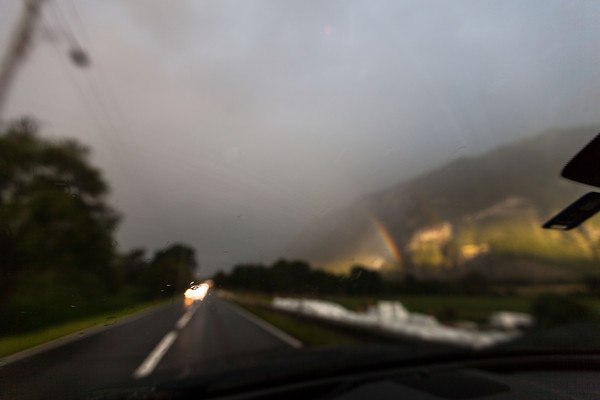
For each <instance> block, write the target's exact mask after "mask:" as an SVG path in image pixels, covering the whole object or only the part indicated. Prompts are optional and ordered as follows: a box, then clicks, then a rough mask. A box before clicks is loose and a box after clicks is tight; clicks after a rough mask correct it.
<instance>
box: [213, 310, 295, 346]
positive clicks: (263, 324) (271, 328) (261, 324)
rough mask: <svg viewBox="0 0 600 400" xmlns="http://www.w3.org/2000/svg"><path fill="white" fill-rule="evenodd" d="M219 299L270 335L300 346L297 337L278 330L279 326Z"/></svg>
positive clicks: (291, 344)
mask: <svg viewBox="0 0 600 400" xmlns="http://www.w3.org/2000/svg"><path fill="white" fill-rule="evenodd" d="M220 300H222V301H223V302H224V303H225V304H227V305H228V306H229V307H231V309H233V310H234V311H235V312H237V313H238V314H240V315H241V316H242V317H244V318H246V319H247V320H249V321H250V322H252V323H254V324H256V325H258V326H259V327H261V328H262V329H264V330H265V331H267V332H269V333H270V334H271V335H273V336H275V337H277V338H278V339H280V340H282V341H284V342H285V343H287V344H289V345H290V346H292V347H294V348H296V349H299V348H300V347H302V342H301V341H299V340H298V339H296V338H295V337H293V336H290V335H288V334H287V333H285V332H284V331H282V330H280V329H279V328H276V327H274V326H273V325H271V324H269V323H268V322H266V321H264V320H262V319H260V318H258V317H256V316H254V315H253V314H250V313H249V312H248V311H246V310H244V309H242V308H240V307H238V306H237V305H235V304H233V303H230V302H229V301H227V300H224V299H220Z"/></svg>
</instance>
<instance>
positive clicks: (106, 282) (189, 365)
mask: <svg viewBox="0 0 600 400" xmlns="http://www.w3.org/2000/svg"><path fill="white" fill-rule="evenodd" d="M599 16H600V4H599V3H597V2H584V1H582V2H572V1H549V0H544V1H531V2H526V3H525V2H520V1H502V2H492V1H476V2H475V1H473V2H471V1H453V2H448V1H415V2H405V1H402V2H399V1H285V2H282V1H267V0H265V1H117V0H110V1H92V0H86V1H78V0H45V1H43V0H22V1H12V0H2V1H0V397H2V398H28V397H30V398H43V397H45V394H47V393H54V394H56V395H57V396H60V395H61V394H65V395H67V394H71V393H84V392H89V391H93V390H97V389H100V388H114V387H121V386H122V385H136V384H148V383H151V384H154V383H157V382H164V381H173V380H177V379H184V378H193V377H202V376H207V374H216V373H219V372H223V371H230V370H232V369H235V368H239V367H240V366H245V365H261V364H262V363H264V362H267V360H269V359H272V358H273V357H281V356H283V355H286V356H287V355H289V357H292V358H291V359H293V355H297V354H309V353H310V352H311V351H312V350H314V349H322V348H327V349H338V348H339V349H342V348H344V349H347V348H352V349H364V348H367V347H369V346H372V345H374V344H376V345H381V344H385V345H386V346H388V345H389V346H392V347H393V348H395V349H398V357H400V358H401V357H402V354H403V349H414V348H417V347H419V346H421V347H423V348H427V349H429V350H430V352H433V353H435V351H434V349H438V348H439V349H440V352H442V351H445V350H448V349H458V350H460V351H463V350H464V351H476V352H477V351H485V350H487V349H494V348H506V346H509V345H510V344H511V343H519V346H520V348H533V347H536V348H542V347H543V348H552V347H555V346H559V347H561V348H563V349H575V348H578V349H581V348H583V347H587V348H591V347H596V346H598V344H599V342H598V336H597V334H596V335H595V336H594V335H593V336H594V337H593V338H592V339H590V338H582V335H583V332H587V331H585V330H577V329H575V328H570V327H575V326H579V325H581V324H583V325H586V324H590V323H594V321H596V320H597V318H598V312H599V310H600V275H599V270H598V262H599V261H600V250H599V249H600V247H599V245H600V220H599V219H598V218H594V217H592V218H591V219H589V220H587V221H585V222H583V223H582V224H581V225H579V226H577V227H575V228H574V229H571V230H567V231H562V230H556V229H544V228H542V225H544V223H546V222H547V221H549V220H550V219H551V218H552V217H553V216H554V215H556V214H557V213H558V212H559V211H560V210H562V209H564V208H565V207H567V206H568V205H569V204H571V203H573V202H574V201H575V200H576V199H577V198H579V197H580V196H582V195H583V194H584V193H586V192H588V191H591V190H593V188H591V189H590V187H586V186H585V185H583V184H579V183H576V182H573V181H570V180H568V179H564V178H561V177H560V171H561V170H562V168H563V167H564V165H565V164H566V163H567V162H568V161H569V160H570V159H571V158H572V157H573V156H574V155H575V154H576V153H577V152H578V151H579V150H580V149H581V148H582V147H583V146H584V145H585V144H586V143H588V142H589V141H590V140H592V139H593V138H594V137H595V135H596V134H597V133H598V132H600V114H599V113H598V110H599V108H598V105H599V104H600V90H599V89H600V68H599V67H600V52H598V41H599V39H600V24H598V17H599ZM554 227H557V226H554ZM578 324H579V325H578ZM586 326H587V325H586ZM570 329H571V330H570ZM557 330H560V332H561V333H560V334H553V333H552V332H557ZM591 331H594V329H592V330H591ZM595 332H597V331H595ZM531 337H535V338H536V339H535V340H530V341H527V340H528V338H531ZM498 346H500V347H498ZM502 346H505V347H502ZM442 349H443V350H442ZM332 354H335V352H333V353H332ZM394 354H396V353H394ZM430 356H431V355H430ZM361 360H363V361H361ZM364 360H365V358H360V357H358V358H356V359H355V360H353V361H352V362H354V363H355V364H356V365H360V363H361V362H364ZM306 364H307V366H306V368H313V367H312V366H310V365H309V363H308V362H306ZM289 365H294V364H293V362H290V364H289ZM302 365H304V364H302ZM297 368H300V367H299V366H297ZM303 368H304V367H303Z"/></svg>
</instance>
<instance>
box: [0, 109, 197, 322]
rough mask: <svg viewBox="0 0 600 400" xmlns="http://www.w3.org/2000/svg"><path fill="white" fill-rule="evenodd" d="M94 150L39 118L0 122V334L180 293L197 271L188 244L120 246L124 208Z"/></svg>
mask: <svg viewBox="0 0 600 400" xmlns="http://www.w3.org/2000/svg"><path fill="white" fill-rule="evenodd" d="M88 156H89V150H88V149H87V148H86V147H85V146H82V145H81V144H80V143H78V142H76V141H74V140H64V141H51V140H47V139H43V138H41V137H39V136H38V135H37V126H36V124H35V123H34V122H32V121H31V120H21V121H17V122H14V123H11V124H9V125H6V126H5V127H3V128H2V129H0V334H11V333H17V332H20V331H24V330H30V329H35V328H40V327H43V326H46V325H48V324H52V323H56V322H60V321H65V320H70V319H74V318H79V317H83V316H90V315H93V314H94V313H99V312H104V311H108V310H113V309H122V308H124V307H126V306H129V305H134V304H135V303H136V302H139V301H142V300H150V299H155V298H160V297H167V296H171V295H173V294H175V293H180V292H181V293H182V292H183V291H184V290H185V287H186V286H187V285H188V284H189V282H190V281H191V280H192V279H193V273H194V270H195V268H196V261H195V259H194V250H193V249H191V248H190V247H188V246H185V245H182V244H174V245H172V246H169V247H167V248H165V249H162V250H159V251H157V252H156V253H155V254H154V255H153V256H151V257H150V256H149V257H146V256H145V252H144V251H143V250H136V251H132V252H130V253H127V254H124V255H123V254H119V253H118V250H117V249H118V246H117V243H116V241H115V239H114V232H115V229H116V227H117V225H118V222H119V220H120V216H119V214H118V213H117V212H116V211H115V210H114V209H113V208H112V207H110V205H109V204H108V203H107V200H106V197H107V195H108V185H107V184H106V182H105V181H104V179H103V177H102V174H101V172H100V171H99V170H98V169H96V168H94V167H93V166H91V165H90V164H89V161H88Z"/></svg>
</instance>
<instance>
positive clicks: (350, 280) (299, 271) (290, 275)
mask: <svg viewBox="0 0 600 400" xmlns="http://www.w3.org/2000/svg"><path fill="white" fill-rule="evenodd" d="M213 280H214V281H215V285H217V287H221V288H229V289H243V290H250V291H259V292H265V293H290V294H309V293H311V294H349V295H367V294H376V293H382V292H383V289H384V281H383V280H382V279H381V276H380V275H379V274H378V273H377V272H374V271H370V270H368V269H366V268H363V267H360V266H356V267H353V268H352V270H351V271H350V274H349V275H334V274H331V273H328V272H325V271H322V270H317V269H312V268H311V267H310V265H309V264H308V263H306V262H304V261H286V260H280V261H277V262H276V263H275V264H273V265H272V266H270V267H266V266H264V265H238V266H236V267H235V268H234V269H233V271H232V272H231V273H229V274H226V273H223V272H219V273H217V274H216V275H215V276H214V279H213Z"/></svg>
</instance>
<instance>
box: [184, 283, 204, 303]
mask: <svg viewBox="0 0 600 400" xmlns="http://www.w3.org/2000/svg"><path fill="white" fill-rule="evenodd" d="M208 289H209V286H208V285H207V284H206V283H202V284H200V285H194V286H192V287H190V288H189V289H188V290H186V291H185V293H184V295H185V298H186V299H191V300H204V297H206V294H207V293H208Z"/></svg>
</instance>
